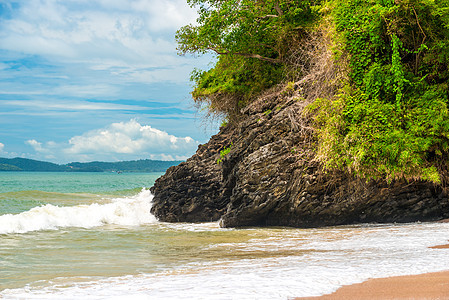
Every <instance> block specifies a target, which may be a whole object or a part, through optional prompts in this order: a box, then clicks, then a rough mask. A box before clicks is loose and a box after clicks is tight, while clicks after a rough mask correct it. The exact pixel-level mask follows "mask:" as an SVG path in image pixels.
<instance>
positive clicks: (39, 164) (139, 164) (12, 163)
mask: <svg viewBox="0 0 449 300" xmlns="http://www.w3.org/2000/svg"><path fill="white" fill-rule="evenodd" d="M180 163H181V161H161V160H151V159H142V160H132V161H120V162H101V161H94V162H88V163H80V162H72V163H69V164H66V165H58V164H54V163H50V162H45V161H38V160H33V159H27V158H19V157H16V158H0V171H27V172H165V171H166V170H167V169H168V168H169V167H171V166H175V165H178V164H180Z"/></svg>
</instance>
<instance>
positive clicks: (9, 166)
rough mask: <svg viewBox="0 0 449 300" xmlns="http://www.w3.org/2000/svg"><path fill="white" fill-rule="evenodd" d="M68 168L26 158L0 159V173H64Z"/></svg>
mask: <svg viewBox="0 0 449 300" xmlns="http://www.w3.org/2000/svg"><path fill="white" fill-rule="evenodd" d="M69 170H70V168H69V167H67V166H64V165H57V164H54V163H50V162H45V161H38V160H34V159H27V158H20V157H16V158H0V171H32V172H64V171H69Z"/></svg>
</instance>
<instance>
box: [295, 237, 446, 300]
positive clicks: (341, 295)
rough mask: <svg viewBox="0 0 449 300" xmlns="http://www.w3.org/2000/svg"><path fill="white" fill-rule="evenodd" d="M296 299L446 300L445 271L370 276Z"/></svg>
mask: <svg viewBox="0 0 449 300" xmlns="http://www.w3.org/2000/svg"><path fill="white" fill-rule="evenodd" d="M448 247H449V245H448ZM299 299H320V300H327V299H332V300H340V299H341V300H343V299H344V300H356V299H357V300H364V299H366V300H368V299H369V300H374V299H376V300H390V299H449V271H446V272H438V273H427V274H422V275H412V276H399V277H389V278H379V279H370V280H368V281H365V282H362V283H359V284H354V285H348V286H343V287H341V288H340V289H338V290H337V291H336V292H335V293H333V294H329V295H324V296H320V297H304V298H297V300H299Z"/></svg>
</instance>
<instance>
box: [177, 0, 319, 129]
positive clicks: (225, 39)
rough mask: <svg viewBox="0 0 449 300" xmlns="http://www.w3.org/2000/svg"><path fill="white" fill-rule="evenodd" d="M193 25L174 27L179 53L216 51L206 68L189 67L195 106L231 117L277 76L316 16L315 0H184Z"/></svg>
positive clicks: (281, 74)
mask: <svg viewBox="0 0 449 300" xmlns="http://www.w3.org/2000/svg"><path fill="white" fill-rule="evenodd" d="M187 2H188V3H189V4H190V5H191V6H192V7H196V8H197V9H198V13H199V18H198V20H197V22H198V25H196V26H194V25H187V26H184V27H182V28H181V29H180V30H178V32H177V35H176V39H177V41H178V51H179V53H180V54H185V53H196V54H203V53H206V52H213V53H215V54H217V55H218V59H217V62H216V64H215V66H214V67H213V68H212V69H210V70H207V71H201V70H194V71H193V72H192V76H191V80H192V81H193V82H194V83H195V87H194V90H193V92H192V96H193V99H194V100H195V103H196V104H197V105H198V107H202V106H206V107H207V108H208V109H209V111H210V112H211V113H213V114H222V115H224V116H227V117H228V118H229V119H230V120H231V121H235V120H236V119H238V116H239V111H240V109H241V108H242V107H244V106H245V105H247V104H248V103H249V102H250V101H251V100H252V99H254V97H256V96H257V95H258V94H259V93H260V92H261V91H263V90H265V89H267V88H269V87H272V86H273V85H275V84H278V83H279V82H281V81H282V80H283V78H284V76H283V74H284V69H285V66H286V63H287V61H288V59H289V57H290V56H291V55H292V52H291V50H292V49H294V48H295V45H296V44H297V43H299V42H300V40H301V36H302V35H303V34H304V32H305V28H307V27H308V26H310V25H311V24H312V22H313V21H314V20H315V18H316V17H317V16H318V8H319V7H318V6H316V5H315V3H318V2H319V1H299V0H297V1H273V0H266V1H253V0H226V1H223V0H187Z"/></svg>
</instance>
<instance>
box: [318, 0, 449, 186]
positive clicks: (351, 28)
mask: <svg viewBox="0 0 449 300" xmlns="http://www.w3.org/2000/svg"><path fill="white" fill-rule="evenodd" d="M333 5H334V7H333V18H334V22H335V26H336V30H337V36H335V37H334V39H335V42H336V43H338V44H339V45H343V46H342V47H340V48H339V49H336V50H337V57H340V61H343V59H341V58H342V57H344V56H346V57H347V63H348V73H349V74H348V75H349V76H348V77H349V80H348V82H346V83H345V85H344V87H343V88H341V89H340V90H339V92H338V94H337V95H336V96H335V97H334V98H333V99H320V100H319V101H317V102H316V103H315V104H314V106H315V107H316V108H318V115H317V118H316V120H317V124H318V126H319V131H318V134H319V142H320V143H319V147H318V157H319V158H320V159H321V161H323V162H324V163H325V165H326V166H327V167H328V168H338V169H347V170H349V171H351V172H354V173H355V174H357V175H359V176H361V177H364V178H367V179H371V178H373V179H378V178H386V179H387V180H393V179H397V178H407V179H423V180H429V181H433V182H439V181H440V175H439V174H440V173H442V172H444V170H445V165H446V162H445V158H446V157H447V151H448V150H449V118H448V117H449V116H448V108H447V102H448V96H449V94H448V93H449V89H448V79H449V71H448V69H449V22H448V21H449V19H448V9H449V2H448V1H424V0H403V1H387V0H364V1H361V0H350V1H340V0H339V1H333Z"/></svg>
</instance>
